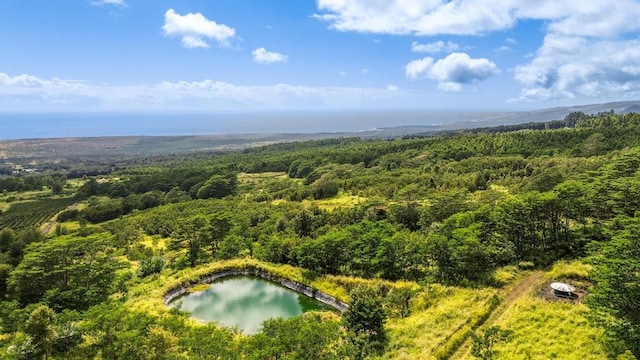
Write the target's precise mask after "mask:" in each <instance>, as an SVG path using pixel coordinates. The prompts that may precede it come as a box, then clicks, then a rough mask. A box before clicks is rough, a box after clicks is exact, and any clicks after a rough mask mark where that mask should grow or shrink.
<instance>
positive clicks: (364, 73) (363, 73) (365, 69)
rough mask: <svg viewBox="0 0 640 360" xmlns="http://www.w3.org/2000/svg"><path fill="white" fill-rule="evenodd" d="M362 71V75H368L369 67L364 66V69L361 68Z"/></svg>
mask: <svg viewBox="0 0 640 360" xmlns="http://www.w3.org/2000/svg"><path fill="white" fill-rule="evenodd" d="M360 73H361V74H362V75H367V74H368V73H369V69H367V68H362V69H360Z"/></svg>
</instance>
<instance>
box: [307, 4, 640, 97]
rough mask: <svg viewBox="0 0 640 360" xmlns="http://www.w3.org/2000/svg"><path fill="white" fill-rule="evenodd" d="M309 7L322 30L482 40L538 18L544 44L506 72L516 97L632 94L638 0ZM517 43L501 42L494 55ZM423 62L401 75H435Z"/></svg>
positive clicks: (445, 85) (639, 88) (635, 89)
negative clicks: (517, 92) (323, 26)
mask: <svg viewBox="0 0 640 360" xmlns="http://www.w3.org/2000/svg"><path fill="white" fill-rule="evenodd" d="M317 4H318V14H316V15H315V17H316V18H318V19H320V20H323V21H325V22H326V23H328V25H329V27H330V28H332V29H335V30H338V31H355V32H363V33H375V34H410V35H416V36H436V35H483V34H487V33H490V32H496V31H504V30H508V29H511V28H514V27H516V25H517V24H518V23H519V22H522V21H526V20H535V21H541V22H542V23H543V24H544V25H543V26H541V27H540V30H541V31H543V32H544V42H543V43H542V44H541V46H540V48H539V49H538V51H536V52H535V54H533V56H531V57H529V56H526V57H525V58H526V59H527V60H526V61H528V63H525V64H521V65H519V66H516V67H515V68H514V69H512V73H513V74H514V78H515V79H516V80H517V81H519V82H520V83H521V84H522V85H523V89H522V93H521V96H520V97H519V98H518V99H519V100H551V99H557V98H579V97H580V98H594V99H597V98H602V97H604V96H607V94H611V95H610V96H609V97H608V98H609V99H611V98H612V96H617V97H628V96H631V95H629V94H636V96H637V94H639V93H640V81H639V80H638V70H639V69H640V64H639V60H637V59H640V56H639V55H640V54H637V53H638V51H639V50H637V49H638V48H639V46H640V43H638V42H639V41H640V40H638V39H639V36H640V34H639V32H640V21H638V20H637V19H638V18H640V1H638V0H617V1H614V2H608V1H584V0H563V1H557V0H538V1H532V0H424V1H415V0H395V1H372V0H318V2H317ZM517 43H518V42H517V41H516V40H515V39H513V38H507V39H505V44H504V46H502V47H500V48H498V49H496V51H506V50H508V49H507V47H511V46H512V45H515V44H517ZM414 44H415V45H413V44H412V45H413V46H412V48H414V47H415V49H416V50H418V49H419V50H424V51H425V52H429V51H427V50H433V49H437V46H435V47H434V48H431V47H426V45H429V44H424V45H425V46H424V47H423V46H422V44H419V43H414ZM436 44H437V43H436ZM443 45H444V44H443ZM455 51H460V49H458V50H455ZM429 61H431V62H433V59H431V60H426V58H425V59H421V60H418V61H416V62H412V63H410V64H408V65H407V67H406V73H407V76H408V77H410V78H415V77H427V78H436V76H435V75H433V74H432V73H431V72H432V71H433V70H432V69H431V66H432V65H433V64H429ZM427 65H428V66H427ZM433 66H435V65H433ZM425 74H431V75H430V76H427V75H425ZM438 81H439V85H438V86H439V87H440V88H441V89H445V90H455V89H459V85H460V84H461V83H459V82H449V81H441V80H438ZM452 84H454V85H455V84H457V85H455V86H453V85H452Z"/></svg>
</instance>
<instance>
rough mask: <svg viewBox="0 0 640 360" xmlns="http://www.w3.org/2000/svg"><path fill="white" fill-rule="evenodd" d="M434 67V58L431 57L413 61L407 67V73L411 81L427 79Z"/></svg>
mask: <svg viewBox="0 0 640 360" xmlns="http://www.w3.org/2000/svg"><path fill="white" fill-rule="evenodd" d="M432 65H433V58H432V57H429V56H428V57H425V58H423V59H419V60H413V61H411V62H410V63H408V64H407V66H405V73H406V74H407V77H408V78H409V79H418V78H420V77H425V76H426V75H427V74H428V72H429V69H430V68H431V66H432Z"/></svg>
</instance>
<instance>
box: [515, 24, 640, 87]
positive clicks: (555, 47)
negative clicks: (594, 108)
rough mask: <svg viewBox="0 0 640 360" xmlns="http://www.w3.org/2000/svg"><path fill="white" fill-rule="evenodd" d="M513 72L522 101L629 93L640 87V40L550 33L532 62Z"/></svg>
mask: <svg viewBox="0 0 640 360" xmlns="http://www.w3.org/2000/svg"><path fill="white" fill-rule="evenodd" d="M514 75H515V78H516V80H518V81H519V82H520V83H522V85H523V86H524V88H523V90H522V93H521V96H520V98H519V100H550V99H557V98H570V99H572V98H578V97H582V98H599V97H605V96H606V97H612V96H629V94H630V93H636V94H637V93H638V92H639V90H640V40H638V39H635V40H597V41H594V40H590V39H586V38H583V37H579V36H564V35H547V36H546V37H545V39H544V44H543V45H542V47H541V48H540V49H539V50H538V51H537V52H536V54H535V55H534V57H533V59H532V60H531V62H529V63H528V64H525V65H520V66H517V67H516V68H515V69H514Z"/></svg>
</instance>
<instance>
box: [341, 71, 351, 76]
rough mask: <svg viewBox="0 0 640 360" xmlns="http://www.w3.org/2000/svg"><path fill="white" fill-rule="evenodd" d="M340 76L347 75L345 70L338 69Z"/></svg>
mask: <svg viewBox="0 0 640 360" xmlns="http://www.w3.org/2000/svg"><path fill="white" fill-rule="evenodd" d="M340 76H349V74H347V72H346V71H340Z"/></svg>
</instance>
